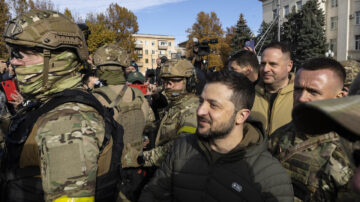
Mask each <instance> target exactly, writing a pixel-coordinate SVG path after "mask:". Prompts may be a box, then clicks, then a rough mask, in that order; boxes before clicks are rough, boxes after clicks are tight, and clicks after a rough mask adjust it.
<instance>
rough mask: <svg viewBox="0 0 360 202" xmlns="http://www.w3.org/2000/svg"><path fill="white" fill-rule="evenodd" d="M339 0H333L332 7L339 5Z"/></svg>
mask: <svg viewBox="0 0 360 202" xmlns="http://www.w3.org/2000/svg"><path fill="white" fill-rule="evenodd" d="M337 6H338V1H337V0H331V8H334V7H337Z"/></svg>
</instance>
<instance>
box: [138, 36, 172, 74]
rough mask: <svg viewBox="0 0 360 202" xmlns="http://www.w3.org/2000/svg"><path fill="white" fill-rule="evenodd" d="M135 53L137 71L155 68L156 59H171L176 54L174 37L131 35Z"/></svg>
mask: <svg viewBox="0 0 360 202" xmlns="http://www.w3.org/2000/svg"><path fill="white" fill-rule="evenodd" d="M132 36H133V37H134V39H135V53H136V54H137V56H138V60H137V62H136V63H137V65H138V66H139V71H141V72H142V73H145V72H146V69H153V68H156V59H157V58H159V57H162V56H166V57H167V58H171V57H172V54H176V50H175V37H174V36H167V35H152V34H133V35H132Z"/></svg>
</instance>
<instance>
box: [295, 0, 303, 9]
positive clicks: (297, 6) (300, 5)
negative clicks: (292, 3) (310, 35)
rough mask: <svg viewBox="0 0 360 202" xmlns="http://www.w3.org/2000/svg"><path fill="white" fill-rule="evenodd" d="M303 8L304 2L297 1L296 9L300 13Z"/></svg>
mask: <svg viewBox="0 0 360 202" xmlns="http://www.w3.org/2000/svg"><path fill="white" fill-rule="evenodd" d="M301 8H302V2H301V1H297V2H296V9H297V10H298V11H299V10H301Z"/></svg>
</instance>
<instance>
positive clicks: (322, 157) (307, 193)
mask: <svg viewBox="0 0 360 202" xmlns="http://www.w3.org/2000/svg"><path fill="white" fill-rule="evenodd" d="M338 140H339V137H338V135H337V134H336V133H333V132H331V133H327V134H324V135H320V136H317V137H312V138H310V139H308V140H305V141H304V142H301V143H298V144H296V145H295V146H293V147H291V148H289V149H287V150H285V151H283V152H281V153H280V155H279V160H280V161H281V164H282V165H283V166H284V167H285V168H286V169H287V170H288V171H289V173H290V176H291V180H292V184H293V188H294V195H295V199H296V200H298V199H300V200H301V201H305V202H306V201H312V200H316V201H332V200H335V199H332V198H331V197H330V196H327V195H326V193H325V192H324V191H323V190H325V189H327V188H329V187H328V185H329V184H332V182H329V181H328V179H329V178H328V177H327V174H326V173H325V172H323V170H324V165H325V164H326V163H327V162H328V160H329V158H330V156H331V155H332V153H333V152H334V151H335V149H336V148H337V147H338V145H336V144H335V143H334V141H338ZM305 150H306V152H304V151H305Z"/></svg>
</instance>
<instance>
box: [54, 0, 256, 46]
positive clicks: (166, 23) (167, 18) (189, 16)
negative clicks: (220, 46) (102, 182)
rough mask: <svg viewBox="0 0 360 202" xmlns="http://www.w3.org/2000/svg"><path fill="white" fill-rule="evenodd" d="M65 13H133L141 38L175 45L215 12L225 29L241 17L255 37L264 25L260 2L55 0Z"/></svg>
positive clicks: (57, 6)
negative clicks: (112, 8) (115, 9)
mask: <svg viewBox="0 0 360 202" xmlns="http://www.w3.org/2000/svg"><path fill="white" fill-rule="evenodd" d="M52 1H53V2H54V4H55V6H56V8H58V9H59V10H60V11H61V12H63V11H64V9H65V8H69V9H70V10H71V11H72V13H73V15H75V16H83V17H84V16H86V14H87V13H89V12H95V13H100V12H104V11H105V10H106V9H107V8H108V6H109V5H110V4H111V3H117V4H119V5H120V6H123V7H126V8H128V9H129V10H131V11H133V12H134V14H135V15H136V16H137V20H138V23H139V32H138V33H139V34H162V35H172V36H175V43H180V42H182V41H185V40H187V33H186V32H185V30H186V29H188V28H190V27H191V26H192V24H193V23H194V22H195V20H196V15H197V13H199V12H200V11H204V12H207V13H209V12H211V11H214V12H216V14H217V15H218V18H219V19H220V22H221V23H222V27H223V29H224V30H225V28H226V27H230V26H232V25H235V24H236V22H237V20H238V19H239V15H240V13H243V14H244V16H245V19H246V20H247V23H248V25H249V27H250V28H251V30H252V31H253V32H254V34H257V30H258V29H259V27H260V24H261V22H262V5H261V2H260V1H258V0H121V1H114V0H52Z"/></svg>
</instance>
